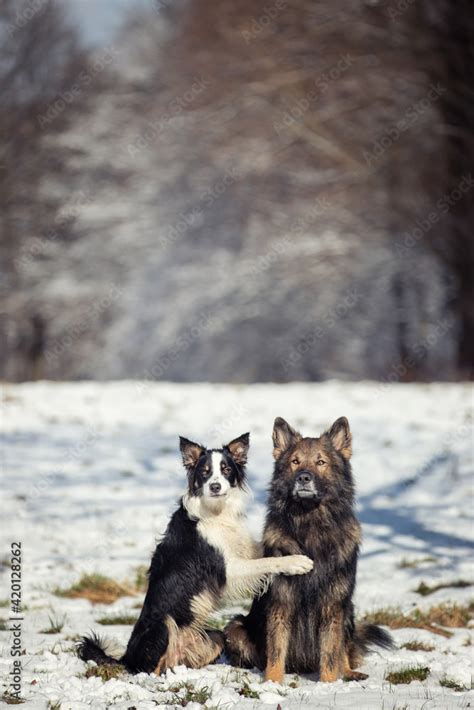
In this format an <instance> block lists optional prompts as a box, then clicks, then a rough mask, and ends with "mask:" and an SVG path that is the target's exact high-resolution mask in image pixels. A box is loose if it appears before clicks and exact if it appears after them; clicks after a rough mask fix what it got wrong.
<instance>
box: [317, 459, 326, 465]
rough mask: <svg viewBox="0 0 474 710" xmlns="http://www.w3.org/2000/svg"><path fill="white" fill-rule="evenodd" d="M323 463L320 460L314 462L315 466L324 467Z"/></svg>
mask: <svg viewBox="0 0 474 710" xmlns="http://www.w3.org/2000/svg"><path fill="white" fill-rule="evenodd" d="M325 463H326V462H325V461H323V460H322V459H318V460H317V461H316V466H324V464H325Z"/></svg>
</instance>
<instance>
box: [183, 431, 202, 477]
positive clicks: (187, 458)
mask: <svg viewBox="0 0 474 710" xmlns="http://www.w3.org/2000/svg"><path fill="white" fill-rule="evenodd" d="M179 449H180V451H181V456H182V457H183V464H184V467H185V468H186V469H188V471H189V470H191V469H193V468H194V467H195V465H196V464H197V462H198V461H199V458H200V457H201V456H202V454H203V453H204V452H205V450H206V449H205V448H204V446H201V444H196V443H195V442H194V441H189V439H186V438H185V437H184V436H180V437H179Z"/></svg>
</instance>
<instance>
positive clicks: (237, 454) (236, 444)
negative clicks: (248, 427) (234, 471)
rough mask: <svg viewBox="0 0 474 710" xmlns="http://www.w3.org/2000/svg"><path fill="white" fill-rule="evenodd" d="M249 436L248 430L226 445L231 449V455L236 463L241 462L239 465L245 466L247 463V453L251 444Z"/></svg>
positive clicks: (225, 447) (226, 447)
mask: <svg viewBox="0 0 474 710" xmlns="http://www.w3.org/2000/svg"><path fill="white" fill-rule="evenodd" d="M249 437H250V434H249V433H248V432H247V433H246V434H242V435H241V436H239V437H238V438H237V439H232V441H231V442H229V443H228V444H226V446H224V449H228V450H229V452H230V455H231V456H232V458H233V459H234V461H235V463H238V464H239V466H245V464H246V463H247V454H248V452H249V446H250V441H249Z"/></svg>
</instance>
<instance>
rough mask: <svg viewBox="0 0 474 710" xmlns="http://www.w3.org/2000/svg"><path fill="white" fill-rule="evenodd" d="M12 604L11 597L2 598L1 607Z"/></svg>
mask: <svg viewBox="0 0 474 710" xmlns="http://www.w3.org/2000/svg"><path fill="white" fill-rule="evenodd" d="M7 606H10V600H9V599H0V609H5V607H7Z"/></svg>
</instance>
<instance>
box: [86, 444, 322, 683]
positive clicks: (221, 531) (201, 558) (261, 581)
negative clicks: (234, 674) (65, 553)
mask: <svg viewBox="0 0 474 710" xmlns="http://www.w3.org/2000/svg"><path fill="white" fill-rule="evenodd" d="M180 448H181V454H182V457H183V464H184V466H185V468H186V471H187V474H188V490H187V492H186V493H185V495H184V496H183V497H182V499H181V504H180V506H179V508H178V509H177V510H176V512H175V513H174V514H173V516H172V518H171V520H170V522H169V524H168V528H167V530H166V533H165V535H164V537H163V539H162V541H161V542H160V543H159V544H158V546H157V548H156V550H155V553H154V555H153V558H152V561H151V566H150V569H149V582H148V591H147V594H146V597H145V602H144V604H143V608H142V611H141V614H140V617H139V619H138V621H137V622H136V624H135V627H134V629H133V631H132V635H131V637H130V640H129V642H128V646H127V649H126V651H125V654H124V655H123V656H122V657H121V658H120V659H116V658H114V657H113V656H112V655H109V654H108V652H107V646H106V644H105V643H103V642H101V641H100V639H98V638H97V637H95V636H92V637H84V638H83V640H82V641H81V643H80V644H79V648H78V653H79V657H80V658H82V660H84V661H87V660H93V661H95V662H96V663H98V664H99V665H100V664H105V663H113V664H117V663H118V664H121V665H124V666H125V667H126V668H127V669H128V670H129V671H131V672H134V673H138V672H141V671H144V672H146V673H151V672H155V673H157V674H160V673H162V672H163V671H165V670H166V669H167V668H171V667H173V666H175V665H178V664H184V665H186V666H189V667H191V668H200V667H202V666H205V665H207V664H209V663H212V662H213V661H215V660H216V659H217V658H218V657H219V655H220V653H221V652H222V650H223V647H224V638H223V634H221V633H220V632H219V631H208V630H206V629H205V628H204V624H205V621H206V619H207V618H208V616H209V614H210V613H211V612H212V611H214V610H215V609H216V608H217V607H218V605H219V603H220V601H221V600H222V599H223V597H224V596H230V597H235V596H242V595H248V596H251V595H254V594H255V593H257V592H259V591H261V590H262V588H264V587H265V585H266V584H268V583H269V581H270V580H271V576H272V575H273V574H278V573H282V574H288V575H298V574H305V573H307V572H309V571H310V570H311V569H312V567H313V562H312V560H310V559H309V558H308V557H306V556H305V555H288V556H286V557H263V556H262V554H263V553H262V550H261V548H260V546H259V545H257V544H256V543H255V541H254V540H253V539H252V538H251V536H250V534H249V532H248V530H247V526H246V520H245V514H244V506H245V500H246V490H247V487H246V483H245V465H246V463H247V453H248V448H249V435H248V434H243V435H242V436H240V437H239V438H237V439H234V440H233V441H231V442H230V443H229V444H227V445H226V446H224V447H223V448H222V449H206V448H204V447H203V446H201V445H200V444H196V443H194V442H192V441H189V440H188V439H185V438H183V437H180ZM110 653H111V652H110Z"/></svg>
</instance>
